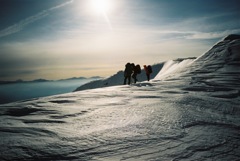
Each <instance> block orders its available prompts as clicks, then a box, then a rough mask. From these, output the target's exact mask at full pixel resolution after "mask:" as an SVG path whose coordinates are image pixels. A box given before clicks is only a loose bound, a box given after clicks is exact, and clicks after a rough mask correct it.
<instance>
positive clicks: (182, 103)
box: [0, 39, 240, 161]
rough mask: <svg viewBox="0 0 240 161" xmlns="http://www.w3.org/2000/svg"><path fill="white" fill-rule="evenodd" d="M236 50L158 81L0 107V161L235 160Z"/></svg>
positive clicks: (239, 143) (238, 123) (234, 44)
mask: <svg viewBox="0 0 240 161" xmlns="http://www.w3.org/2000/svg"><path fill="white" fill-rule="evenodd" d="M239 45H240V43H239V40H236V39H233V40H232V39H231V40H223V41H222V42H220V44H217V45H216V46H214V47H213V48H212V49H211V50H210V51H209V52H208V53H206V55H202V56H201V57H200V58H198V59H196V60H191V63H187V62H190V60H188V61H185V63H187V64H185V63H184V60H183V61H180V60H179V61H178V62H176V61H175V63H172V65H170V66H169V68H168V69H169V70H170V69H171V72H170V71H167V70H166V71H165V72H167V75H165V76H164V79H163V80H160V79H159V78H158V77H156V78H155V79H153V80H152V81H150V82H146V81H143V82H139V83H137V84H133V85H119V86H112V87H106V88H97V89H91V90H84V91H78V92H73V93H69V94H63V95H56V96H51V97H45V98H39V99H35V100H29V101H22V102H16V103H11V104H5V105H1V106H0V108H1V111H0V136H1V140H0V160H76V161H79V160H81V161H89V160H93V161H103V160H104V161H105V160H111V161H118V160H122V161H132V160H137V161H141V160H147V161H148V160H154V161H161V160H164V161H165V160H173V161H178V160H184V161H188V160H189V161H190V160H214V161H215V160H216V161H219V160H220V161H230V160H231V161H232V160H234V161H235V160H236V161H237V160H239V158H240V135H239V134H240V106H239V105H240V94H239V93H240V92H239V91H240V81H239V71H240V70H239V67H240V64H239V60H238V59H235V58H236V57H238V55H239V50H236V49H238V47H239ZM219 47H220V48H221V50H220V49H219V50H218V49H217V48H219ZM228 47H230V48H231V54H229V53H228V52H229V51H230V50H228V49H225V48H228ZM211 51H214V52H216V53H215V54H216V55H219V57H222V59H221V58H219V59H216V58H214V56H211V53H213V52H211ZM228 54H229V56H228ZM216 57H217V56H216ZM230 58H231V59H230ZM232 58H234V59H232ZM224 60H227V61H226V62H225V63H223V62H224ZM181 62H182V63H181ZM174 64H175V65H174ZM171 66H172V67H171ZM174 66H175V67H174ZM176 66H178V67H177V68H176ZM232 68H234V69H235V70H230V69H232ZM163 69H164V68H163ZM165 69H166V68H165ZM173 69H174V70H173ZM165 72H164V73H165ZM160 73H161V72H160ZM174 73H175V74H174ZM161 74H163V73H161ZM165 74H166V73H165ZM159 75H160V74H159ZM162 78H163V77H162Z"/></svg>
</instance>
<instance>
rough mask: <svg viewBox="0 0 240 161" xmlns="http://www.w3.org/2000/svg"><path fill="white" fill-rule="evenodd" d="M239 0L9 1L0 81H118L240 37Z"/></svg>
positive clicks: (0, 17)
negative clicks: (126, 72) (128, 70)
mask: <svg viewBox="0 0 240 161" xmlns="http://www.w3.org/2000/svg"><path fill="white" fill-rule="evenodd" d="M239 17H240V1H238V0H228V1H225V0H209V1H202V0H194V1H192V0H172V1H168V0H131V1H127V0H121V1H117V0H51V1H48V0H42V1H31V0H21V1H19V0H2V1H0V22H1V23H0V48H1V52H0V56H1V59H0V69H1V70H0V75H1V77H0V80H17V79H23V80H34V79H39V78H43V79H48V80H57V79H64V78H71V77H79V76H82V77H92V76H101V77H106V76H111V75H113V74H115V73H116V72H118V71H119V70H122V69H124V65H125V64H126V63H127V62H133V63H136V64H140V65H141V66H143V65H144V64H154V63H159V62H163V61H166V60H170V59H175V58H182V57H192V56H196V57H197V56H200V55H202V54H203V53H205V52H206V51H207V50H208V49H210V47H212V46H213V44H215V43H216V42H217V41H219V40H220V39H222V38H223V37H224V36H227V35H229V34H239V33H240V21H239Z"/></svg>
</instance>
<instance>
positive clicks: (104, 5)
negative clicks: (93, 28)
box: [92, 0, 111, 14]
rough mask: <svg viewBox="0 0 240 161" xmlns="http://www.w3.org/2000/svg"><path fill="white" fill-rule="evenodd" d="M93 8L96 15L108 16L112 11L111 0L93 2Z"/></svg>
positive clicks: (95, 0) (93, 0) (94, 0)
mask: <svg viewBox="0 0 240 161" xmlns="http://www.w3.org/2000/svg"><path fill="white" fill-rule="evenodd" d="M92 8H93V10H94V12H96V13H100V14H107V13H108V12H109V11H110V9H111V4H110V0H92Z"/></svg>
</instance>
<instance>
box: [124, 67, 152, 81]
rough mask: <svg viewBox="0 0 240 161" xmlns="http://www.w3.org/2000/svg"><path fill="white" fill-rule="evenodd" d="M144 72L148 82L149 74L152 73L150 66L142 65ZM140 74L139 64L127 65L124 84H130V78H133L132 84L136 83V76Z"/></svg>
mask: <svg viewBox="0 0 240 161" xmlns="http://www.w3.org/2000/svg"><path fill="white" fill-rule="evenodd" d="M144 70H145V72H146V76H147V80H148V81H149V80H150V74H151V73H152V67H151V65H148V66H146V65H144ZM140 73H141V67H140V65H139V64H137V65H135V64H134V63H127V64H126V65H125V70H124V83H123V84H126V83H127V84H131V78H133V83H136V82H137V81H138V80H137V75H138V74H140Z"/></svg>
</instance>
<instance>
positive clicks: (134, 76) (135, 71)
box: [132, 65, 141, 83]
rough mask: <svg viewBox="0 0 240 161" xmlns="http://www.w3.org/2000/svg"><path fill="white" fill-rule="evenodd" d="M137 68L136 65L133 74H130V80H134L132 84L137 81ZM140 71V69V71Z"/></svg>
mask: <svg viewBox="0 0 240 161" xmlns="http://www.w3.org/2000/svg"><path fill="white" fill-rule="evenodd" d="M139 68H140V66H139V67H138V66H137V65H136V66H134V67H133V74H132V78H133V80H134V83H136V82H137V81H138V80H137V74H138V73H139ZM140 70H141V69H140Z"/></svg>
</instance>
